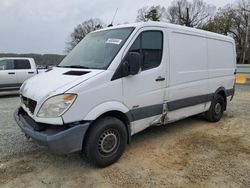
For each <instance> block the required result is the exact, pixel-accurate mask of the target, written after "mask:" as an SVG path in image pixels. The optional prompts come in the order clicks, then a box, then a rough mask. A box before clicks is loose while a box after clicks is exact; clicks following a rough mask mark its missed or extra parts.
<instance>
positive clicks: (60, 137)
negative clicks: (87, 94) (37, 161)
mask: <svg viewBox="0 0 250 188" xmlns="http://www.w3.org/2000/svg"><path fill="white" fill-rule="evenodd" d="M19 111H20V108H18V109H17V110H16V112H15V113H14V118H15V120H16V122H17V124H18V126H19V127H20V128H21V130H22V131H23V132H24V133H25V134H26V135H28V136H29V137H31V138H32V139H33V140H35V141H37V142H38V143H39V144H40V145H43V146H46V147H48V149H49V150H50V151H51V152H53V153H59V154H66V153H72V152H75V151H80V150H82V143H83V139H84V136H85V133H86V131H87V129H88V127H89V124H90V123H84V124H80V125H76V126H74V127H69V128H54V125H53V126H51V127H53V129H49V128H47V129H46V130H45V131H41V132H38V131H35V130H34V129H33V127H32V126H31V125H29V123H28V122H27V121H26V120H25V119H24V118H23V117H22V114H20V113H19Z"/></svg>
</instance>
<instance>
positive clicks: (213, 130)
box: [0, 88, 250, 188]
mask: <svg viewBox="0 0 250 188" xmlns="http://www.w3.org/2000/svg"><path fill="white" fill-rule="evenodd" d="M18 103H19V100H18V97H16V96H14V97H10V96H8V97H1V98H0V187H25V188H26V187H114V188H116V187H171V188H172V187H185V188H186V187H194V188H195V187H221V188H223V187H225V188H230V187H232V188H237V187H246V188H249V187H250V89H249V88H248V89H247V88H240V89H239V90H238V91H237V93H236V96H235V98H234V101H233V102H232V103H231V104H230V105H229V107H228V111H227V112H226V113H225V115H224V117H223V119H222V121H220V122H219V123H216V124H211V123H208V122H206V121H205V120H203V119H202V118H199V117H192V118H189V119H186V120H183V121H180V122H177V123H174V124H171V125H168V126H164V127H153V128H149V129H147V130H145V131H144V132H142V133H140V134H138V135H136V136H134V137H133V139H132V144H131V145H129V146H128V147H127V149H126V151H125V153H124V155H123V156H122V158H121V159H120V160H119V161H118V162H117V163H116V164H114V165H112V166H110V167H107V168H105V169H96V168H94V167H92V166H90V165H89V164H88V163H86V162H85V160H84V157H83V156H82V155H81V154H80V153H75V154H70V155H64V156H58V155H53V154H50V153H48V152H47V151H46V150H45V149H43V148H41V147H39V146H37V145H36V144H35V143H33V142H32V141H27V140H26V139H25V137H24V136H23V134H22V133H21V131H20V129H19V128H18V127H17V126H16V125H15V122H14V121H13V118H12V113H13V111H14V109H15V108H16V107H17V106H18Z"/></svg>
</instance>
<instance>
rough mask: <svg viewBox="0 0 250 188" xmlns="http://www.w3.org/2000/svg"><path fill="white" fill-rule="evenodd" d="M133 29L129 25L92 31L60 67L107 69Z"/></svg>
mask: <svg viewBox="0 0 250 188" xmlns="http://www.w3.org/2000/svg"><path fill="white" fill-rule="evenodd" d="M133 30H134V28H131V27H129V28H121V29H110V30H106V31H98V32H94V33H90V34H88V35H87V36H86V37H85V38H84V39H83V40H82V41H81V42H80V43H79V44H78V45H77V46H76V47H75V48H74V49H73V50H72V51H71V52H70V53H69V54H68V55H67V56H66V57H65V58H64V59H63V61H62V62H61V63H60V64H59V65H58V67H71V68H87V69H107V68H108V67H109V65H110V63H111V62H112V60H113V59H114V58H115V56H116V54H117V53H118V52H119V50H120V49H121V47H122V46H123V44H124V43H125V42H126V40H127V39H128V37H129V36H130V34H131V33H132V31H133Z"/></svg>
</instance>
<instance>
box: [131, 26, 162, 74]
mask: <svg viewBox="0 0 250 188" xmlns="http://www.w3.org/2000/svg"><path fill="white" fill-rule="evenodd" d="M162 42H163V35H162V32H160V31H146V32H143V33H141V34H140V36H138V38H137V39H136V40H135V42H134V44H133V45H132V46H131V48H130V52H138V53H140V55H141V59H142V70H148V69H152V68H155V67H158V66H159V65H160V64H161V59H162V47H163V44H162Z"/></svg>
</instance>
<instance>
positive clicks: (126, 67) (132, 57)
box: [123, 52, 141, 76]
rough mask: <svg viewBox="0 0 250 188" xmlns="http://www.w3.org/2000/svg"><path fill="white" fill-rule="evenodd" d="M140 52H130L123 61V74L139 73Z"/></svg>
mask: <svg viewBox="0 0 250 188" xmlns="http://www.w3.org/2000/svg"><path fill="white" fill-rule="evenodd" d="M140 59H141V57H140V54H139V53H137V52H129V53H128V55H127V57H126V58H125V61H124V62H123V76H128V75H136V74H138V72H139V70H140V68H141V66H140Z"/></svg>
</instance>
